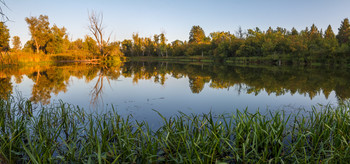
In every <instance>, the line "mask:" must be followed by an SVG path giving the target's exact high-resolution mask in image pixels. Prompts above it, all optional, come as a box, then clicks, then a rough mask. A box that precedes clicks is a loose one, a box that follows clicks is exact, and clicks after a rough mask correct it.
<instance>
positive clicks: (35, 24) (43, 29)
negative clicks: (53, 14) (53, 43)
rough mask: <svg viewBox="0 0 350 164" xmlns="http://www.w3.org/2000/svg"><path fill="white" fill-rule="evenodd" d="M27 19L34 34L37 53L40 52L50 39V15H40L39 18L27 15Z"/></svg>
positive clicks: (33, 38) (30, 30)
mask: <svg viewBox="0 0 350 164" xmlns="http://www.w3.org/2000/svg"><path fill="white" fill-rule="evenodd" d="M25 20H26V22H27V24H28V26H29V32H30V34H31V35H32V40H33V41H34V44H35V48H36V53H39V50H40V49H41V48H42V49H43V48H44V47H45V46H46V44H47V43H48V41H49V40H50V36H49V35H50V34H49V33H50V27H49V25H50V23H49V17H48V16H47V15H40V16H39V18H36V17H30V18H28V17H27V18H26V19H25Z"/></svg>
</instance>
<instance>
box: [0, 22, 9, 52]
mask: <svg viewBox="0 0 350 164" xmlns="http://www.w3.org/2000/svg"><path fill="white" fill-rule="evenodd" d="M9 41H10V32H9V29H8V28H7V26H6V25H5V23H4V22H0V51H8V50H9V49H10V44H9Z"/></svg>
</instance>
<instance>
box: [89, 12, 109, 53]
mask: <svg viewBox="0 0 350 164" xmlns="http://www.w3.org/2000/svg"><path fill="white" fill-rule="evenodd" d="M88 15H89V22H90V25H89V30H90V32H91V33H92V35H93V36H94V37H95V39H96V42H97V46H98V47H99V49H100V54H101V55H102V56H103V57H104V56H105V55H107V53H106V52H104V48H105V47H106V46H107V45H108V44H109V41H110V35H109V37H108V38H107V41H105V40H104V27H103V24H102V22H103V14H102V13H96V12H94V11H92V12H89V13H88Z"/></svg>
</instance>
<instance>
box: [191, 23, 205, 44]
mask: <svg viewBox="0 0 350 164" xmlns="http://www.w3.org/2000/svg"><path fill="white" fill-rule="evenodd" d="M204 40H205V33H204V30H203V29H202V27H200V26H192V29H191V31H190V37H189V43H202V42H203V41H204Z"/></svg>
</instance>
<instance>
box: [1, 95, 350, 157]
mask: <svg viewBox="0 0 350 164" xmlns="http://www.w3.org/2000/svg"><path fill="white" fill-rule="evenodd" d="M348 108H349V105H347V104H343V105H339V106H338V107H330V106H325V107H322V106H321V107H318V108H316V107H315V108H314V109H313V110H312V111H307V112H304V111H301V112H300V113H298V114H289V115H288V114H285V113H284V112H283V111H276V112H271V111H269V112H267V113H266V114H262V113H261V112H260V111H256V112H253V113H250V112H248V111H247V110H241V111H240V110H236V112H235V114H223V115H214V114H212V113H208V114H202V115H197V114H190V115H186V114H184V113H179V114H178V115H176V116H173V117H170V118H166V117H164V116H163V115H162V114H161V113H159V112H157V111H155V114H157V113H158V115H159V118H160V119H161V120H162V123H161V125H160V127H159V128H157V129H151V128H150V127H149V125H148V123H147V122H144V121H142V122H140V121H137V120H132V116H126V117H122V116H121V115H119V114H118V113H117V112H116V110H115V109H114V108H113V107H112V109H111V110H110V111H108V112H99V113H97V112H96V113H90V114H88V113H86V112H85V111H84V110H83V109H80V108H79V107H74V106H72V105H69V104H65V103H63V102H61V103H60V104H58V105H52V106H50V107H41V108H37V109H35V107H33V105H32V103H31V102H30V101H28V100H25V99H19V100H18V101H17V102H16V103H15V102H14V100H13V98H10V99H8V100H3V99H0V160H1V162H4V163H92V161H96V162H97V161H98V162H99V163H102V162H103V163H115V162H120V163H148V162H151V163H214V162H217V161H222V162H227V163H314V162H316V163H323V162H324V163H342V162H344V160H346V159H348V158H349V156H350V149H349V143H348V141H349V140H350V135H349V133H350V131H349V129H350V127H349V125H350V122H349V121H350V113H349V110H348Z"/></svg>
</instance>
